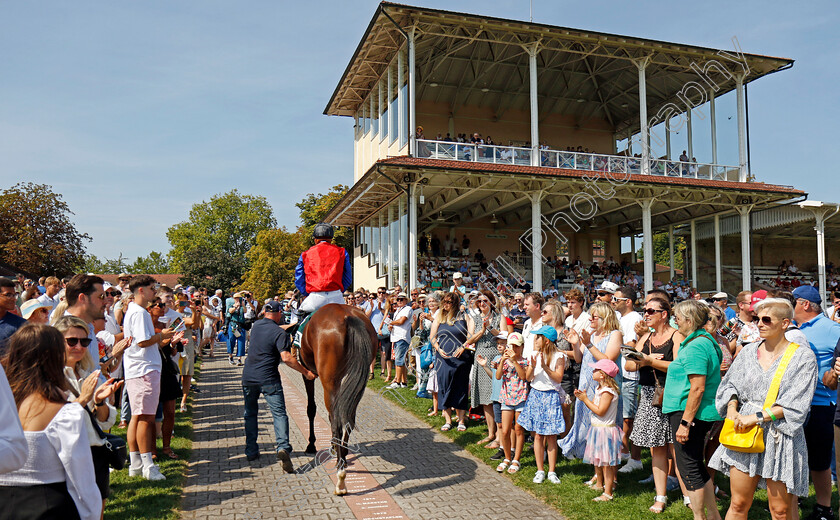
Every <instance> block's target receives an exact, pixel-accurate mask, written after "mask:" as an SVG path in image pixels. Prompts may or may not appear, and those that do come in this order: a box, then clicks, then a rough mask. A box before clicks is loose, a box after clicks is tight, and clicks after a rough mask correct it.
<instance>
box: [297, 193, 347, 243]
mask: <svg viewBox="0 0 840 520" xmlns="http://www.w3.org/2000/svg"><path fill="white" fill-rule="evenodd" d="M348 189H349V188H348V187H347V186H345V185H343V184H339V185H337V186H333V187H332V188H331V189H330V191H329V192H327V193H326V194H322V193H319V194H317V195H315V194H313V193H309V194H308V195H306V197H304V198H303V200H302V201H300V202H298V203H297V204H295V206H297V208H298V209H299V210H300V220H301V226H300V228H299V231H301V232H303V233H304V234H305V235H306V236H307V237H309V242H308V243H309V245H312V243H313V242H312V238H311V237H312V230H313V229H314V228H315V224H317V223H319V222H323V221H324V216H325V215H326V214H327V212H328V211H329V210H330V209H332V207H333V206H335V204H336V203H337V202H338V201H339V199H341V197H343V196H344V194H346V193H347V190H348ZM333 244H336V245H339V246H341V247H343V248H344V249H346V250H347V251H350V252H352V251H353V229H352V228H348V227H337V228H335V239H334V240H333Z"/></svg>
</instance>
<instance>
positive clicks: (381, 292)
mask: <svg viewBox="0 0 840 520" xmlns="http://www.w3.org/2000/svg"><path fill="white" fill-rule="evenodd" d="M376 294H388V293H387V292H385V291H376Z"/></svg>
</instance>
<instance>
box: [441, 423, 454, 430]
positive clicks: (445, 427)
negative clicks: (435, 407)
mask: <svg viewBox="0 0 840 520" xmlns="http://www.w3.org/2000/svg"><path fill="white" fill-rule="evenodd" d="M451 429H452V423H446V424H444V425H443V426H441V427H440V431H442V432H448V431H449V430H451Z"/></svg>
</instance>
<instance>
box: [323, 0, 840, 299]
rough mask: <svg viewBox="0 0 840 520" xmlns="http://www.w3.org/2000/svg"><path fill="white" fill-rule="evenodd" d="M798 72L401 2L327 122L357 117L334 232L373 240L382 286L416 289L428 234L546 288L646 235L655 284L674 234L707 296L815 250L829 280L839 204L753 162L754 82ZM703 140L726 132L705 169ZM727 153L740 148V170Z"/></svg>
mask: <svg viewBox="0 0 840 520" xmlns="http://www.w3.org/2000/svg"><path fill="white" fill-rule="evenodd" d="M792 65H793V60H790V59H786V58H777V57H770V56H761V55H756V54H749V53H745V52H742V51H741V50H740V49H738V48H736V49H733V50H721V49H711V48H705V47H698V46H692V45H684V44H679V43H671V42H664V41H655V40H649V39H645V38H640V37H634V36H623V35H617V34H604V33H598V32H594V31H587V30H580V29H571V28H566V27H556V26H549V25H543V24H538V23H529V22H522V21H517V20H505V19H499V18H494V17H489V16H480V15H473V14H464V13H457V12H450V11H442V10H436V9H427V8H419V7H411V6H406V5H400V4H392V3H388V2H383V3H381V4H380V5H379V7H378V8H377V9H376V12H375V13H374V15H373V18H372V19H371V21H370V23H369V25H368V26H367V28H366V30H365V32H364V35H363V36H362V39H361V41H360V42H359V45H358V46H357V48H356V50H355V52H354V53H353V56H352V58H351V59H350V63H349V64H348V65H347V68H346V69H345V71H344V73H343V74H342V76H341V79H340V80H339V83H338V85H337V87H336V88H335V91H334V93H333V95H332V97H331V98H330V100H329V102H328V104H327V106H326V109H325V111H324V113H325V114H326V115H331V116H345V117H352V118H353V120H354V122H355V124H354V126H353V131H354V148H353V150H354V163H353V164H354V167H353V181H354V182H353V185H352V187H351V188H350V190H349V191H348V193H347V194H346V195H345V196H344V197H343V198H342V199H341V200H340V201H339V202H338V203H337V204H336V205H335V206H334V207H333V208H332V209H331V210H330V212H329V214H328V215H327V219H328V220H329V221H331V222H332V223H333V224H336V225H343V226H352V227H353V228H354V229H355V237H356V244H355V248H354V251H353V256H354V278H355V281H356V285H357V286H359V285H362V286H365V287H368V288H371V287H376V286H379V285H388V286H393V285H395V284H397V283H400V284H401V285H403V286H404V287H405V286H411V287H413V286H415V285H416V284H417V281H416V273H417V266H418V241H419V237H420V236H421V235H423V234H425V236H426V237H429V238H431V237H433V236H435V237H437V238H438V239H439V240H440V241H442V242H443V241H445V240H446V238H450V239H455V240H459V241H460V240H461V238H462V236H463V235H467V236H468V237H469V238H470V252H471V253H473V254H474V252H475V251H476V250H478V249H480V250H481V251H482V252H483V254H484V255H485V256H486V257H487V258H488V259H494V258H496V259H500V260H503V262H502V263H503V264H505V265H506V266H509V267H511V268H513V269H514V270H516V271H518V273H519V274H520V275H521V276H523V277H525V278H526V279H528V280H529V281H531V282H532V284H533V286H534V287H542V286H544V285H545V284H547V283H548V281H549V280H551V279H552V278H553V270H552V269H551V268H549V267H547V266H546V265H545V260H546V259H548V258H555V257H557V256H567V257H569V258H571V259H576V258H580V259H581V260H582V261H583V262H586V263H589V262H592V261H593V260H594V259H598V258H609V257H614V258H615V259H618V258H619V257H620V253H621V240H622V239H623V238H626V237H630V238H631V240H633V241H634V243H635V239H636V237H638V236H640V235H641V237H642V241H643V252H644V255H643V268H642V269H641V270H642V271H643V278H644V286H645V289H650V288H651V287H652V286H653V281H654V269H655V266H654V262H653V243H652V236H653V234H654V233H655V232H661V231H665V232H667V233H668V234H669V236H670V237H672V243H673V237H675V236H677V237H679V236H682V237H684V238H685V242H686V244H687V263H686V276H687V277H688V279H689V280H690V282H691V283H692V285H694V286H696V287H698V289H700V290H703V291H720V290H726V291H728V292H730V293H736V292H738V291H740V290H741V289H749V288H752V287H753V286H754V284H756V283H761V280H760V279H759V280H756V277H755V275H756V274H758V275H759V277H761V276H766V275H769V274H770V273H766V272H764V271H762V270H761V269H756V268H754V265H755V266H774V267H775V266H776V265H778V263H779V261H780V260H781V259H782V258H783V257H784V258H786V259H788V260H790V259H795V260H796V261H797V262H800V259H801V263H800V265H803V266H808V265H809V264H812V263H813V260H811V261H810V262H809V261H808V259H813V258H814V254H813V252H814V251H815V250H816V251H817V252H818V254H819V259H820V263H821V265H822V266H823V267H824V264H825V255H824V244H823V236H824V231H825V230H824V224H825V220H827V219H828V218H829V217H830V216H831V215H833V214H834V213H836V212H837V206H835V205H827V204H823V203H815V202H812V201H807V200H806V198H807V196H806V194H805V193H804V192H802V191H800V190H798V189H796V188H793V187H791V186H779V185H772V184H767V183H764V182H761V180H760V178H761V172H753V171H750V165H749V156H748V144H747V143H748V120H747V118H748V111H747V103H748V102H747V85H748V84H749V83H751V82H753V81H756V80H759V79H760V78H763V77H764V76H767V75H770V74H773V73H776V72H780V71H784V70H785V69H788V68H790V67H791V66H792ZM731 92H734V95H735V97H736V107H735V116H736V118H735V119H736V121H735V122H736V123H737V133H735V132H731V133H730V134H731V135H729V136H726V137H725V138H726V139H730V140H737V143H724V142H719V140H718V138H719V136H718V128H719V126H720V124H719V122H718V121H717V120H716V107H715V101H716V99H719V98H720V97H721V96H724V95H725V94H727V93H731ZM701 109H702V113H703V114H705V116H704V117H702V119H701V118H700V117H699V115H700V110H701ZM676 127H679V129H680V130H682V131H683V132H684V133H683V134H682V135H683V136H686V132H687V138H686V144H687V146H685V148H686V149H685V150H684V152H685V153H680V151H681V150H678V149H676V147H675V146H672V143H671V138H672V135H673V134H674V130H675V128H676ZM474 133H480V134H481V136H480V137H481V138H482V141H479V142H478V143H473V142H472V141H471V137H472V135H473V134H474ZM693 133H696V134H699V133H703V135H706V136H709V135H710V137H711V140H710V142H711V149H710V150H708V149H707V148H704V151H709V152H710V153H709V154H707V155H709V157H707V158H706V160H704V161H698V160H695V159H694V156H695V150H694V139H693V135H692V134H693ZM459 135H466V137H467V139H466V141H465V142H458V136H459ZM490 140H491V142H492V144H490V143H489V142H488V141H490ZM482 143H483V144H482ZM723 145H729V149H734V148H735V145H737V151H738V153H737V160H732V161H730V162H731V164H726V161H722V160H719V158H718V156H719V154H718V149H719V148H723V147H724V146H723ZM680 148H682V145H680ZM698 155H701V154H698ZM348 175H349V172H348ZM837 220H838V221H840V218H838V219H837ZM815 223H816V229H817V233H816V234H815V233H814V228H815ZM781 229H784V230H785V233H780V230H781ZM791 244H796V246H795V247H791ZM634 245H635V244H634ZM633 249H634V250H635V247H634V248H633ZM672 251H673V249H672ZM788 257H790V258H788ZM673 265H674V264H673V262H672V263H671V266H673ZM669 274H671V276H673V267H672V269H671V273H669ZM822 276H823V277H824V269H823V274H822ZM821 286H822V287H825V283H824V278H823V283H822V285H821Z"/></svg>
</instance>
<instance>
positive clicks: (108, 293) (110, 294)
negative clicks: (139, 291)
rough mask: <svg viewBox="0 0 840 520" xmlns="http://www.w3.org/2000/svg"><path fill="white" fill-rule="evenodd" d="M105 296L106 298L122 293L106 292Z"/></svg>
mask: <svg viewBox="0 0 840 520" xmlns="http://www.w3.org/2000/svg"><path fill="white" fill-rule="evenodd" d="M105 294H106V295H107V296H116V295H118V294H122V293H118V292H114V291H107V292H105Z"/></svg>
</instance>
